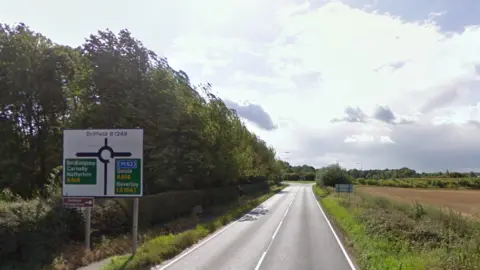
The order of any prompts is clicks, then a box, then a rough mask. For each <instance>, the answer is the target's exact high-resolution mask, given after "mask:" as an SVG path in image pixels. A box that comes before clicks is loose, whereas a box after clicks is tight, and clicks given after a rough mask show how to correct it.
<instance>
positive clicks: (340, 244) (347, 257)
mask: <svg viewBox="0 0 480 270" xmlns="http://www.w3.org/2000/svg"><path fill="white" fill-rule="evenodd" d="M311 192H312V194H313V198H314V199H315V201H316V202H317V206H318V208H320V211H321V212H322V215H323V217H324V218H325V220H326V221H327V224H328V227H329V228H330V231H332V233H333V236H334V237H335V240H336V241H337V244H338V245H339V246H340V249H341V250H342V253H343V255H344V256H345V258H346V259H347V262H348V264H349V265H350V268H351V270H357V269H356V268H355V265H354V264H353V262H352V259H351V258H350V256H349V255H348V253H347V251H346V250H345V247H344V246H343V244H342V241H340V238H338V236H337V233H336V232H335V230H334V229H333V227H332V224H331V223H330V220H329V219H328V217H327V215H326V214H325V211H323V208H322V206H321V205H320V202H319V201H318V200H317V196H315V193H314V192H313V186H312V189H311Z"/></svg>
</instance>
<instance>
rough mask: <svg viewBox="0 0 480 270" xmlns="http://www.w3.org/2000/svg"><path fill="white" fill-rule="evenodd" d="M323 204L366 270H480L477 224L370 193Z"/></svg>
mask: <svg viewBox="0 0 480 270" xmlns="http://www.w3.org/2000/svg"><path fill="white" fill-rule="evenodd" d="M314 191H316V190H315V187H314ZM316 193H317V191H316ZM320 203H321V204H322V206H323V207H324V208H325V210H326V212H327V214H328V215H329V216H330V217H331V219H332V220H333V221H334V223H335V224H336V225H337V226H338V227H339V228H340V229H341V230H342V231H343V232H344V234H345V236H346V237H347V238H348V239H349V240H348V241H349V243H351V246H352V247H353V248H354V251H355V254H356V255H357V256H356V259H357V262H358V264H359V265H360V267H361V269H382V270H383V269H465V270H470V269H480V223H479V221H477V220H473V219H468V218H466V217H464V216H462V215H460V214H459V213H456V212H453V211H451V210H445V209H439V208H434V207H428V206H425V205H422V204H419V203H414V204H412V205H408V204H401V203H397V202H393V201H390V200H388V199H386V198H383V197H374V196H371V195H365V194H353V195H350V196H345V195H340V196H339V195H333V196H332V195H330V196H325V197H320Z"/></svg>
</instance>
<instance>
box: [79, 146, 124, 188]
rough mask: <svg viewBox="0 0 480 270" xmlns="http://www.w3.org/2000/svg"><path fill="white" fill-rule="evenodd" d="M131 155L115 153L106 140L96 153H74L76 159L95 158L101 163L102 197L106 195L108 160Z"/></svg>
mask: <svg viewBox="0 0 480 270" xmlns="http://www.w3.org/2000/svg"><path fill="white" fill-rule="evenodd" d="M131 155H132V153H130V152H115V151H113V149H112V147H110V146H108V138H105V145H104V146H102V147H100V149H98V151H97V152H78V153H76V156H77V157H96V158H98V160H100V162H102V163H103V168H104V169H103V178H104V180H103V195H105V196H106V195H107V176H108V170H107V168H108V163H110V159H114V158H116V157H129V156H131Z"/></svg>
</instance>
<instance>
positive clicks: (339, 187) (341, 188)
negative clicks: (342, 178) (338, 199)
mask: <svg viewBox="0 0 480 270" xmlns="http://www.w3.org/2000/svg"><path fill="white" fill-rule="evenodd" d="M335 192H342V193H352V192H353V185H352V184H336V185H335Z"/></svg>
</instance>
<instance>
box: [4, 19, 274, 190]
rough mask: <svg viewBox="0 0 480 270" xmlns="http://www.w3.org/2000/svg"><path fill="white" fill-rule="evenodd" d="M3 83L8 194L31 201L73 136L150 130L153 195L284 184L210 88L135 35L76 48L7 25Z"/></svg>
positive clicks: (102, 36) (148, 167) (106, 35)
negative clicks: (67, 134)
mask: <svg viewBox="0 0 480 270" xmlns="http://www.w3.org/2000/svg"><path fill="white" fill-rule="evenodd" d="M0 78H1V79H0V119H1V120H2V121H0V135H1V138H2V140H1V141H0V154H1V155H2V156H4V157H7V158H5V159H2V160H1V161H0V186H1V187H2V188H10V189H11V190H12V191H13V192H14V193H18V194H20V195H21V196H22V197H24V198H28V197H32V196H34V195H35V194H36V193H37V191H41V190H42V189H43V187H44V185H45V184H46V181H47V178H48V175H49V174H50V173H51V171H52V169H53V168H55V167H57V166H58V165H59V164H61V154H62V130H63V129H64V128H136V127H140V128H143V129H144V133H145V135H144V145H145V146H144V147H145V149H144V156H145V161H144V163H145V171H144V180H145V181H144V182H145V183H144V185H145V187H144V190H145V193H146V194H156V193H159V192H163V191H168V190H172V189H175V190H179V189H199V188H209V187H221V186H227V185H232V184H235V183H240V182H248V181H254V182H261V181H265V180H266V179H273V178H275V177H278V176H281V164H280V163H279V161H277V160H276V159H275V151H274V150H273V149H272V148H271V147H268V146H267V145H266V143H265V142H264V141H262V140H260V139H259V138H258V137H257V136H255V135H254V134H252V133H250V132H249V131H248V130H247V129H246V127H245V126H244V125H243V124H242V122H241V120H240V119H239V117H238V115H237V114H236V113H235V112H233V111H232V110H230V109H228V108H227V107H226V106H225V104H224V103H223V101H222V100H221V99H220V98H218V97H216V96H215V95H213V94H211V93H210V85H208V84H207V85H200V86H198V87H195V86H192V85H191V84H190V83H189V79H188V76H187V75H186V74H185V73H184V72H183V71H175V70H173V69H172V68H171V67H170V66H169V65H168V63H167V61H166V60H165V59H160V58H158V57H157V56H156V55H155V54H154V53H153V52H152V51H150V50H148V49H147V48H145V47H144V46H143V44H142V43H141V42H139V41H138V40H136V39H134V38H133V37H132V35H131V34H130V32H128V31H127V30H122V31H120V33H119V34H118V35H115V34H114V33H112V32H111V31H108V30H107V31H99V32H98V33H97V34H96V35H91V36H90V37H89V38H88V39H87V40H86V42H85V44H83V45H82V46H81V47H79V48H70V47H67V46H61V45H57V44H54V43H52V42H51V41H50V40H48V39H47V38H45V37H44V36H42V35H40V34H38V33H34V32H32V31H30V30H29V29H28V27H26V26H25V25H23V24H20V25H16V26H13V27H10V26H7V25H0ZM199 92H200V93H199Z"/></svg>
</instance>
